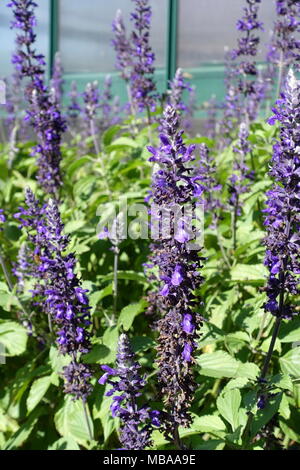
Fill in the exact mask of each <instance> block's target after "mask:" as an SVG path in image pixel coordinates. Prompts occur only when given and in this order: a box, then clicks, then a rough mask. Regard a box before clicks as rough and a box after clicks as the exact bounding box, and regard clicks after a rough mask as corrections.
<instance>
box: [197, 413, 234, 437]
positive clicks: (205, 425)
mask: <svg viewBox="0 0 300 470" xmlns="http://www.w3.org/2000/svg"><path fill="white" fill-rule="evenodd" d="M192 430H195V431H196V432H212V433H213V432H216V431H217V432H219V431H226V426H225V424H224V421H222V420H221V418H219V416H215V415H204V416H197V417H195V418H194V421H193V424H192Z"/></svg>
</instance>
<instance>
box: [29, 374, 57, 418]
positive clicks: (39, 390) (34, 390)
mask: <svg viewBox="0 0 300 470" xmlns="http://www.w3.org/2000/svg"><path fill="white" fill-rule="evenodd" d="M50 384H51V375H47V376H46V377H41V378H39V379H37V380H35V381H34V382H33V384H32V385H31V387H30V391H29V395H28V397H27V400H26V406H27V412H28V413H30V412H31V411H32V410H33V409H34V408H35V407H36V405H37V404H38V403H39V402H40V401H41V399H42V398H43V396H44V395H45V394H46V392H47V390H48V388H49V386H50Z"/></svg>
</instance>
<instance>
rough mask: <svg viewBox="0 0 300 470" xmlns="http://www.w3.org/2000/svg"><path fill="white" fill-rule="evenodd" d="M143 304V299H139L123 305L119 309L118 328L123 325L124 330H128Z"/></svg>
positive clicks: (142, 308)
mask: <svg viewBox="0 0 300 470" xmlns="http://www.w3.org/2000/svg"><path fill="white" fill-rule="evenodd" d="M145 305H146V303H145V302H144V301H141V302H137V303H133V304H130V305H127V306H126V307H124V308H123V309H122V310H121V313H120V316H119V319H118V326H119V328H120V327H121V326H123V328H124V330H125V331H128V330H129V329H130V328H131V326H132V324H133V322H134V319H135V317H136V316H137V315H139V314H140V313H142V312H143V311H144V309H145Z"/></svg>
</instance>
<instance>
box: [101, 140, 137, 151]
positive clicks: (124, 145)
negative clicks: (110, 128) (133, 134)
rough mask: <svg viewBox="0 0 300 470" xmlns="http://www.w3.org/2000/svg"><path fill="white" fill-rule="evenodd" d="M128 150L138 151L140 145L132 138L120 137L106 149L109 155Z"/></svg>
mask: <svg viewBox="0 0 300 470" xmlns="http://www.w3.org/2000/svg"><path fill="white" fill-rule="evenodd" d="M128 148H133V149H136V148H138V144H137V143H136V142H135V140H133V139H131V138H130V137H119V138H118V139H116V140H114V141H113V142H112V143H111V144H110V145H109V146H108V147H107V148H106V151H107V152H108V153H109V152H113V151H114V150H127V149H128Z"/></svg>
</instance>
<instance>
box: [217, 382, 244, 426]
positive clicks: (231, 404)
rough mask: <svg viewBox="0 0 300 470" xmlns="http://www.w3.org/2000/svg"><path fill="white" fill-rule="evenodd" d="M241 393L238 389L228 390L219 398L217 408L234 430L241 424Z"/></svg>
mask: <svg viewBox="0 0 300 470" xmlns="http://www.w3.org/2000/svg"><path fill="white" fill-rule="evenodd" d="M241 401H242V397H241V393H240V391H239V390H237V389H232V390H228V391H226V392H225V393H223V394H222V395H220V396H219V398H218V399H217V408H218V410H219V412H220V414H221V416H223V418H224V419H226V421H228V423H229V424H230V425H231V427H232V431H233V432H234V431H235V430H236V429H237V428H238V426H239V409H240V405H241Z"/></svg>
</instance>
